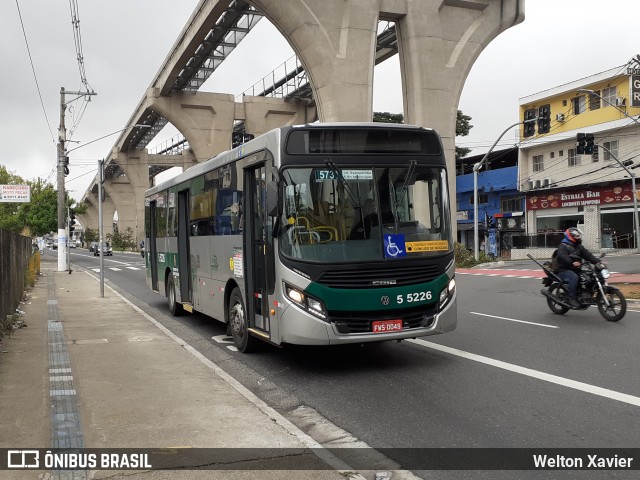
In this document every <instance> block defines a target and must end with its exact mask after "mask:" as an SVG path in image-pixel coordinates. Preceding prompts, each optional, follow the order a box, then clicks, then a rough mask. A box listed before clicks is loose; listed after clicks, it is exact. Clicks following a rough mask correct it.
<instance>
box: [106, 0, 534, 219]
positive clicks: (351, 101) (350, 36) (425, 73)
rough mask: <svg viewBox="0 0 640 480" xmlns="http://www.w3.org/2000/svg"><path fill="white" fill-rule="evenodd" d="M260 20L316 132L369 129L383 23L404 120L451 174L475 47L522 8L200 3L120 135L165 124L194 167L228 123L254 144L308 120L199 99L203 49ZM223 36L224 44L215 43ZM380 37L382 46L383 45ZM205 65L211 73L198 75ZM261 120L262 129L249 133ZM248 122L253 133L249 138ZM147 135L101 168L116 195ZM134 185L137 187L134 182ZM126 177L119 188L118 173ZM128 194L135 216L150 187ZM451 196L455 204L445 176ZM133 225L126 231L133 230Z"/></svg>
mask: <svg viewBox="0 0 640 480" xmlns="http://www.w3.org/2000/svg"><path fill="white" fill-rule="evenodd" d="M234 15H235V18H236V19H241V18H244V17H243V15H247V16H250V17H251V19H249V17H247V24H246V26H239V23H237V22H236V23H233V21H232V19H233V18H234ZM238 15H239V16H238ZM261 15H264V16H266V17H267V18H268V19H269V20H270V21H271V22H272V23H273V24H274V25H275V27H276V28H277V29H278V30H279V31H280V32H281V33H282V34H283V36H284V37H285V38H286V39H287V40H288V41H289V43H290V45H291V47H292V49H293V50H294V52H295V53H296V55H297V56H298V58H299V61H300V63H301V65H302V67H303V69H304V72H305V74H306V76H307V78H308V80H309V84H310V86H311V92H312V96H313V100H314V103H315V108H316V109H317V116H318V118H319V120H320V121H370V120H371V118H372V115H373V69H374V66H375V64H376V62H377V58H380V57H382V56H383V55H382V54H381V53H380V52H381V42H380V35H379V34H378V24H379V22H380V21H381V20H383V21H393V22H394V23H395V31H394V36H393V37H392V38H393V41H391V42H390V43H387V44H386V47H387V48H386V50H385V55H387V56H388V55H391V54H393V52H394V50H395V47H396V46H397V49H398V52H399V56H400V69H401V75H402V90H403V102H404V114H405V119H406V121H407V123H412V124H416V125H423V126H427V127H432V128H435V129H436V130H438V131H439V132H440V134H441V136H442V138H443V143H444V146H445V153H446V155H447V159H448V163H449V166H450V168H451V171H454V170H453V168H454V163H455V156H454V139H455V124H456V114H457V108H458V102H459V98H460V94H461V91H462V88H463V85H464V82H465V80H466V78H467V75H468V73H469V71H470V69H471V67H472V65H473V63H474V62H475V60H476V58H477V57H478V56H479V55H480V53H481V52H482V50H483V49H484V47H485V46H486V45H487V44H488V43H489V42H490V41H491V40H492V39H493V38H495V37H496V36H497V35H498V34H499V33H500V32H502V31H504V30H506V29H507V28H510V27H511V26H513V25H515V24H517V23H519V22H521V21H523V19H524V0H306V1H304V2H291V1H286V0H251V1H246V2H245V1H240V0H236V1H233V2H231V3H229V0H226V1H216V0H202V1H201V2H200V4H199V5H198V7H197V8H196V11H195V12H194V14H193V15H192V17H191V18H190V20H189V22H188V23H187V26H186V27H185V28H184V29H183V31H182V33H181V35H180V37H179V39H178V41H177V42H176V44H175V45H174V47H173V48H172V51H171V52H170V54H169V55H168V57H167V59H166V60H165V62H164V64H163V66H162V67H161V69H160V71H159V72H158V74H157V75H156V76H155V77H154V80H153V82H152V84H151V86H150V88H149V89H148V90H147V92H146V94H145V96H144V98H143V100H142V101H141V102H140V103H139V105H138V107H137V109H136V111H135V112H134V114H133V115H132V117H131V118H130V120H129V122H128V124H129V125H134V124H136V123H141V124H146V125H150V124H151V123H153V122H156V121H157V120H159V119H163V120H164V121H165V122H166V121H170V122H171V123H172V124H173V125H175V126H176V128H178V130H179V131H180V132H181V134H183V135H184V136H185V138H186V140H187V141H188V143H189V147H190V152H192V154H193V156H194V157H195V161H202V160H204V159H207V158H209V157H211V156H213V155H215V154H217V153H219V152H220V151H223V150H226V149H228V148H229V146H230V143H231V134H232V130H233V123H234V121H236V120H241V121H245V123H246V127H247V131H249V132H250V133H254V134H260V133H262V132H263V131H266V130H268V129H269V128H273V127H277V126H281V125H285V124H291V123H304V121H306V120H309V112H308V111H307V109H306V107H305V105H304V104H303V103H302V102H300V104H295V103H292V102H284V101H283V100H282V99H274V98H271V99H267V98H264V97H263V98H256V97H243V102H242V103H237V102H235V99H234V98H233V97H232V96H231V95H230V94H223V93H203V92H198V91H197V89H198V88H199V87H200V86H201V85H202V83H201V80H202V78H201V77H200V73H198V75H195V72H196V71H197V70H196V68H197V67H198V65H200V66H203V65H204V69H203V72H201V73H202V74H203V75H204V74H210V73H211V72H212V71H213V70H212V66H211V65H214V66H215V61H216V60H221V59H220V58H216V55H213V57H212V56H208V55H209V54H208V53H207V51H205V50H206V49H208V52H209V53H211V52H212V51H214V49H213V47H212V44H211V43H210V40H212V39H213V38H214V37H215V38H217V39H218V42H219V43H218V47H225V44H226V40H228V39H229V35H230V34H233V35H236V34H240V35H242V36H244V35H246V33H248V31H249V30H250V27H249V25H255V22H256V21H257V20H256V19H257V18H259V17H260V16H261ZM238 21H239V20H238ZM225 22H229V24H231V26H230V25H229V24H227V23H225ZM211 25H213V26H214V27H213V28H212V27H211ZM233 25H235V26H233ZM224 29H226V30H225V31H226V33H225V34H223V33H221V31H222V30H224ZM243 29H244V30H243ZM205 32H206V33H205ZM386 35H387V37H386V39H387V42H389V39H390V38H391V37H390V34H389V33H387V34H386ZM196 44H197V45H198V46H197V47H196V46H195V45H196ZM203 45H204V46H203ZM205 56H206V58H207V60H203V58H205ZM206 61H214V64H210V63H209V64H206V65H205V63H203V62H206ZM192 80H193V82H192ZM187 87H188V88H187ZM259 118H262V119H266V120H265V121H264V122H262V121H261V122H258V121H257V119H259ZM251 122H256V123H254V124H253V125H251V128H249V125H250V123H251ZM154 125H157V124H156V123H154ZM261 127H262V128H261ZM154 129H155V127H154V128H152V129H151V131H148V132H147V131H144V132H143V130H139V129H136V128H133V129H130V130H128V131H127V132H125V133H123V134H122V135H121V136H120V138H119V139H118V142H117V143H116V146H115V147H114V149H113V150H112V153H111V155H110V156H109V164H110V165H111V166H110V168H111V172H112V176H113V178H117V179H118V180H117V182H118V183H123V180H124V179H122V178H121V177H123V175H122V174H123V173H125V172H123V171H122V169H121V168H120V166H119V163H120V162H125V160H123V159H122V158H120V157H121V156H122V154H123V153H124V154H126V155H133V154H134V153H133V152H139V151H140V150H139V149H140V148H144V146H146V144H147V143H145V140H144V139H143V137H144V135H143V134H144V133H146V134H147V136H151V135H153V134H154ZM136 155H137V153H136ZM138 168H140V167H138ZM131 173H133V172H131ZM147 173H148V172H147ZM136 175H137V176H138V178H139V179H140V180H142V177H143V175H140V174H139V172H138V173H136ZM124 176H125V177H126V178H127V179H129V174H128V173H126V174H125V175H124ZM134 176H135V175H134ZM129 183H130V184H131V188H132V189H133V191H134V197H135V198H134V201H135V203H136V205H137V204H142V194H143V192H144V188H146V186H147V185H148V182H142V181H140V182H138V181H135V182H133V183H136V185H133V183H132V182H131V181H130V180H129ZM142 183H147V185H145V186H144V187H143V186H142ZM449 187H450V191H451V192H455V177H454V176H453V175H451V176H450V178H449ZM108 191H109V189H108V188H107V192H108ZM121 196H122V195H121ZM122 198H124V197H122ZM114 201H115V202H116V203H118V201H117V200H115V199H114ZM123 201H124V200H123ZM126 204H129V205H131V204H130V203H129V201H126ZM124 205H125V204H123V206H124ZM117 206H118V205H116V207H117ZM137 217H138V214H136V220H135V221H137V222H138V223H139V224H142V219H141V218H137ZM119 218H120V215H119ZM133 221H134V220H133V219H132V220H131V222H133ZM454 225H455V223H454ZM138 231H141V229H140V227H138Z"/></svg>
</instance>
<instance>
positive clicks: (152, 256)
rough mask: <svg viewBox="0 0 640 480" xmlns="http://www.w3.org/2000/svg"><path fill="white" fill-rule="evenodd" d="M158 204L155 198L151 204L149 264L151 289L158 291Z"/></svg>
mask: <svg viewBox="0 0 640 480" xmlns="http://www.w3.org/2000/svg"><path fill="white" fill-rule="evenodd" d="M156 206H157V202H156V201H155V200H154V201H152V202H151V203H150V204H149V245H148V246H147V248H148V250H149V265H150V267H151V289H152V290H155V291H158V252H157V245H156V238H157V235H156V228H157V224H156Z"/></svg>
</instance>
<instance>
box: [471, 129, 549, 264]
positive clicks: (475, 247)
mask: <svg viewBox="0 0 640 480" xmlns="http://www.w3.org/2000/svg"><path fill="white" fill-rule="evenodd" d="M537 120H538V119H537V118H531V119H529V120H525V121H523V122H517V123H514V124H513V125H509V126H508V127H507V128H506V129H505V130H504V132H502V133H501V134H500V136H499V137H498V139H497V140H496V141H495V142H494V143H493V145H491V148H490V149H489V151H488V152H487V153H485V155H484V157H482V160H480V161H479V162H478V163H476V164H475V165H474V166H473V234H474V239H473V252H474V256H475V259H476V261H477V260H478V259H479V258H480V245H479V242H478V171H479V170H480V169H481V168H482V164H483V163H485V162H486V160H487V158H489V155H490V154H491V152H492V151H493V149H494V148H495V146H496V145H497V144H498V142H499V141H500V139H501V138H502V137H503V136H504V135H505V133H507V132H508V131H509V130H511V129H512V128H513V127H516V126H518V125H520V124H524V123H531V122H535V121H537Z"/></svg>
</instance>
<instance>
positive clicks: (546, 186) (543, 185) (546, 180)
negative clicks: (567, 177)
mask: <svg viewBox="0 0 640 480" xmlns="http://www.w3.org/2000/svg"><path fill="white" fill-rule="evenodd" d="M550 184H551V180H550V179H548V178H545V179H544V180H542V188H549V185H550Z"/></svg>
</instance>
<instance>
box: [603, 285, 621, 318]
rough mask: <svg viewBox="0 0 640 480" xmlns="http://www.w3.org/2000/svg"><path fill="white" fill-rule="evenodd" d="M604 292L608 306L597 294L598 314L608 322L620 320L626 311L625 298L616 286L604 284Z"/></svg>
mask: <svg viewBox="0 0 640 480" xmlns="http://www.w3.org/2000/svg"><path fill="white" fill-rule="evenodd" d="M604 293H605V295H606V296H607V300H608V301H609V306H608V307H607V306H606V305H605V303H604V299H603V298H602V295H601V294H598V298H596V303H597V304H598V311H599V312H600V315H602V317H603V318H604V319H605V320H607V321H609V322H617V321H618V320H621V319H622V317H624V316H625V314H626V313H627V299H626V298H624V295H623V294H622V292H621V291H620V290H618V289H617V288H616V287H611V286H606V287H604Z"/></svg>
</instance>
